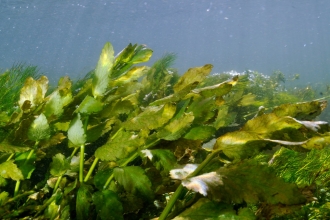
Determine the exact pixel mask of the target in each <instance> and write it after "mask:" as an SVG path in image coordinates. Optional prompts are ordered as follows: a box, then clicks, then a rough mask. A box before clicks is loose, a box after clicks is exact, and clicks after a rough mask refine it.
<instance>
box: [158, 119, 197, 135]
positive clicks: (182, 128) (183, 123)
mask: <svg viewBox="0 0 330 220" xmlns="http://www.w3.org/2000/svg"><path fill="white" fill-rule="evenodd" d="M193 120H194V115H193V114H192V113H186V114H184V115H183V116H182V117H180V118H178V119H175V120H173V121H171V122H170V123H169V124H167V125H166V126H165V127H163V128H161V129H160V130H159V132H158V134H157V136H158V138H161V139H164V140H168V141H173V140H177V139H179V138H180V137H181V136H182V135H183V134H184V133H185V132H186V130H187V129H188V128H189V127H190V124H191V123H192V121H193Z"/></svg>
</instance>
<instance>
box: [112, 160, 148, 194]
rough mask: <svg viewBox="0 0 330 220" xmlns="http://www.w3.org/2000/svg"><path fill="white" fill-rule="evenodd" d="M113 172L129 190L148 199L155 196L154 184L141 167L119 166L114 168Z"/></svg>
mask: <svg viewBox="0 0 330 220" xmlns="http://www.w3.org/2000/svg"><path fill="white" fill-rule="evenodd" d="M113 174H114V177H115V179H116V180H117V181H118V183H119V184H120V185H122V186H123V187H124V189H125V190H126V191H127V192H129V193H132V194H138V195H140V196H143V197H144V198H146V199H152V198H153V196H154V193H153V190H152V189H151V187H152V184H151V182H150V180H149V178H148V177H147V176H146V174H145V172H144V170H143V169H142V168H141V167H136V166H128V167H120V168H119V167H117V168H115V169H114V170H113Z"/></svg>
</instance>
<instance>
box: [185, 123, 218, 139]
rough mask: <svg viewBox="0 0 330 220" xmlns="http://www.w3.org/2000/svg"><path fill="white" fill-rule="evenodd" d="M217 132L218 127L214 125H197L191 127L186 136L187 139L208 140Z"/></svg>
mask: <svg viewBox="0 0 330 220" xmlns="http://www.w3.org/2000/svg"><path fill="white" fill-rule="evenodd" d="M215 132H216V129H215V128H214V127H212V126H206V125H204V126H203V125H202V126H196V127H193V128H191V129H190V130H189V131H188V132H187V133H186V134H185V136H184V138H186V139H190V140H207V139H209V138H210V137H212V135H214V134H215Z"/></svg>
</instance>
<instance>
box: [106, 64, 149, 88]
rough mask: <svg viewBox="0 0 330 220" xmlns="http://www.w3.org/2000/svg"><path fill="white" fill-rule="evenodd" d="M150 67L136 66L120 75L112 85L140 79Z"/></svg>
mask: <svg viewBox="0 0 330 220" xmlns="http://www.w3.org/2000/svg"><path fill="white" fill-rule="evenodd" d="M149 69H150V67H147V66H134V67H132V68H131V69H130V70H128V71H127V73H125V74H124V75H123V76H121V77H119V78H118V79H116V80H115V81H112V82H110V85H111V86H118V85H123V84H126V83H129V82H132V81H135V80H138V79H139V78H140V77H141V76H143V75H145V74H146V73H147V72H148V71H149Z"/></svg>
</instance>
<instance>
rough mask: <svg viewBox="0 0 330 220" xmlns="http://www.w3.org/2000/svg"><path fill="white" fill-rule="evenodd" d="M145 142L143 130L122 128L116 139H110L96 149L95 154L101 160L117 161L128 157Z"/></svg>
mask: <svg viewBox="0 0 330 220" xmlns="http://www.w3.org/2000/svg"><path fill="white" fill-rule="evenodd" d="M144 143H145V138H144V137H143V136H141V132H140V133H135V132H129V131H125V130H123V129H121V130H119V131H118V132H117V134H116V135H115V138H114V139H109V141H108V142H107V143H106V144H104V145H103V146H102V147H99V148H98V149H97V150H96V152H95V156H96V157H98V158H100V159H101V160H106V161H117V160H119V159H123V158H126V157H128V156H129V155H130V154H131V153H132V152H134V151H136V150H137V148H138V147H140V146H142V145H144Z"/></svg>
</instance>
